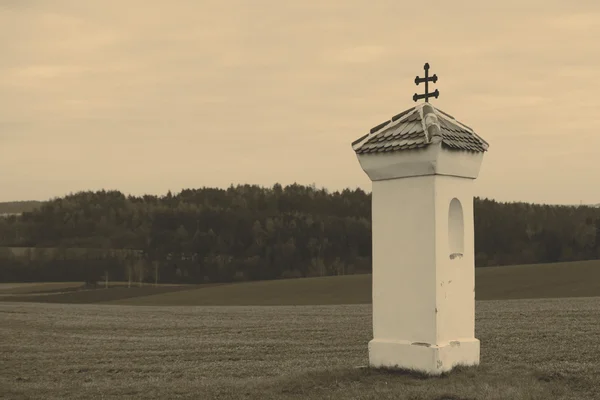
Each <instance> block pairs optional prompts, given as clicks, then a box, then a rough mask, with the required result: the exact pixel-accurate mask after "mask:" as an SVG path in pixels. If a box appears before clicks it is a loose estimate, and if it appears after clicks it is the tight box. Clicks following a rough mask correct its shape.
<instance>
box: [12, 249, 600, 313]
mask: <svg viewBox="0 0 600 400" xmlns="http://www.w3.org/2000/svg"><path fill="white" fill-rule="evenodd" d="M475 277H476V280H475V282H476V283H475V284H476V291H475V296H476V299H478V300H505V299H530V298H562V297H594V296H600V260H594V261H582V262H571V263H557V264H537V265H519V266H510V267H491V268H478V269H476V270H475ZM43 285H45V284H39V285H38V286H33V287H31V288H29V289H28V287H27V285H26V286H25V287H23V288H8V289H6V290H8V291H7V292H3V289H2V286H1V285H0V301H2V300H3V301H20V302H23V301H35V302H47V303H70V304H91V303H107V304H122V305H153V306H162V305H186V306H199V305H326V304H330V305H335V304H368V303H370V302H371V276H370V275H348V276H333V277H324V278H305V279H289V280H277V281H265V282H245V283H235V284H222V285H159V286H158V287H153V286H151V285H146V286H143V287H132V288H126V287H125V286H124V284H120V285H119V286H117V287H114V288H109V289H96V290H86V291H73V290H71V289H72V288H71V289H69V290H67V291H66V292H64V290H63V292H64V293H56V294H48V293H44V295H43V296H42V295H40V294H35V293H33V292H34V291H38V292H39V291H44V290H43ZM46 285H60V284H51V283H48V284H46ZM65 285H67V284H65ZM71 285H72V284H71ZM11 290H12V292H11ZM28 290H29V292H28ZM48 290H49V289H48ZM52 290H54V291H59V292H60V291H61V290H60V288H59V287H54V288H53V289H52Z"/></svg>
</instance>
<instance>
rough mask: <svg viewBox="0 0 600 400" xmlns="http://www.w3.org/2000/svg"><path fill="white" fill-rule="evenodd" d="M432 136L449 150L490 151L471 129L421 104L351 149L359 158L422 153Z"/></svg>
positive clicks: (362, 138)
mask: <svg viewBox="0 0 600 400" xmlns="http://www.w3.org/2000/svg"><path fill="white" fill-rule="evenodd" d="M429 114H432V115H429ZM432 126H434V128H433V129H432ZM433 136H441V143H442V146H443V147H445V148H447V149H449V150H463V151H472V152H484V151H486V150H487V148H488V143H487V142H486V141H485V140H483V139H482V138H481V137H480V136H478V135H477V134H476V133H475V132H474V131H473V130H472V129H471V128H469V127H468V126H466V125H465V124H463V123H461V122H459V121H457V120H456V119H455V118H454V117H452V116H451V115H449V114H447V113H445V112H443V111H442V110H438V109H436V108H435V107H433V106H432V105H431V104H429V103H421V104H418V105H417V106H415V107H412V108H409V109H408V110H405V111H403V112H401V113H400V114H398V115H396V116H394V117H392V118H391V119H390V120H388V121H385V122H383V123H381V124H379V125H377V126H375V127H374V128H372V129H371V130H370V131H369V133H367V134H366V135H364V136H362V137H361V138H359V139H357V140H356V141H354V142H353V143H352V148H353V149H354V151H355V152H356V153H357V154H366V153H387V152H393V151H403V150H413V149H422V148H425V147H427V146H428V145H430V144H431V143H432V138H433Z"/></svg>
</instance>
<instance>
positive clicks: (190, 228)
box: [0, 184, 600, 283]
mask: <svg viewBox="0 0 600 400" xmlns="http://www.w3.org/2000/svg"><path fill="white" fill-rule="evenodd" d="M474 201H475V203H474V213H475V248H476V266H477V267H486V266H497V265H512V264H528V263H547V262H558V261H576V260H585V259H596V258H598V257H599V256H600V209H598V208H594V207H586V206H581V207H577V206H552V205H535V204H528V203H500V202H496V201H494V200H489V199H480V198H476V199H475V200H474ZM23 247H29V248H35V249H34V250H33V253H31V252H29V253H28V256H27V257H15V256H14V254H13V253H11V251H10V248H23ZM48 248H52V249H54V250H55V251H53V252H50V253H48V252H47V251H46V250H47V249H48ZM73 248H79V249H95V250H94V251H93V252H92V251H91V250H90V251H89V252H87V251H84V253H86V254H85V255H84V256H78V257H71V256H67V253H68V252H67V249H73ZM98 249H100V250H103V249H104V250H106V253H104V254H103V253H102V251H100V252H98ZM115 249H133V250H139V251H140V252H139V253H140V254H142V255H143V256H141V259H136V258H135V257H133V258H132V257H129V256H127V257H122V256H119V255H118V254H117V255H115V252H114V251H112V252H109V250H115ZM80 253H81V252H80ZM126 253H127V252H126ZM49 254H50V255H49ZM127 254H129V253H127ZM370 270H371V195H370V194H369V193H366V192H364V191H363V190H361V189H355V190H350V189H345V190H343V191H336V192H329V191H327V190H326V189H317V188H316V187H315V186H314V185H313V186H303V185H298V184H293V185H288V186H285V187H283V186H282V185H279V184H275V185H274V186H272V187H260V186H255V185H238V186H230V187H229V188H227V189H216V188H206V187H204V188H201V189H186V190H183V191H181V192H180V193H178V194H175V195H174V194H172V193H171V192H169V193H167V194H166V195H164V196H153V195H144V196H137V197H136V196H126V195H124V194H122V193H120V192H118V191H105V190H102V191H97V192H80V193H76V194H72V195H68V196H65V197H63V198H56V199H53V200H50V201H47V202H44V203H42V204H41V206H40V207H39V208H35V209H32V210H31V211H27V212H24V213H23V214H22V215H12V216H7V217H4V218H0V280H2V281H10V280H12V281H15V280H22V281H27V280H30V281H31V280H78V279H86V280H87V279H88V278H89V277H90V276H91V277H93V279H95V278H96V277H99V276H100V275H101V274H103V273H105V272H106V273H109V274H110V276H111V279H113V280H115V279H117V280H126V279H129V278H132V276H133V278H132V279H134V280H144V281H154V280H155V279H157V278H158V281H160V282H189V283H198V282H228V281H234V280H264V279H277V278H286V277H287V278H289V277H305V276H325V275H343V274H352V273H365V272H370Z"/></svg>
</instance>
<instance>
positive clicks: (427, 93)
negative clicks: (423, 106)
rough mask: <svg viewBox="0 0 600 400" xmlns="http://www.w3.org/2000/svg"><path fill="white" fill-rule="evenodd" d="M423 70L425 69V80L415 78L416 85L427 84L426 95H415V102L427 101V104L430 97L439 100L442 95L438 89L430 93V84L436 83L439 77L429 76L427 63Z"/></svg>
mask: <svg viewBox="0 0 600 400" xmlns="http://www.w3.org/2000/svg"><path fill="white" fill-rule="evenodd" d="M423 68H424V69H425V78H419V77H418V76H417V77H416V78H415V84H416V85H417V86H419V83H421V82H425V94H416V93H415V95H414V96H413V100H414V101H417V100H420V99H425V102H426V103H429V98H430V97H435V98H436V99H437V98H438V96H439V95H440V91H439V90H437V89H435V92H433V93H429V82H433V83H436V82H437V79H438V77H437V75H436V74H433V76H429V63H425V66H424V67H423Z"/></svg>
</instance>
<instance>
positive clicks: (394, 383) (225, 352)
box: [0, 298, 600, 400]
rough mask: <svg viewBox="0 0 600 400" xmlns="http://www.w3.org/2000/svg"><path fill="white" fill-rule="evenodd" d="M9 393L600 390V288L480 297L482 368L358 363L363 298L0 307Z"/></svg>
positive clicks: (367, 331) (479, 395)
mask: <svg viewBox="0 0 600 400" xmlns="http://www.w3.org/2000/svg"><path fill="white" fill-rule="evenodd" d="M0 315H1V318H2V324H0V359H1V360H2V362H1V363H0V397H2V396H3V398H7V399H42V398H43V399H94V398H143V399H173V398H183V399H340V400H341V399H343V400H347V399H377V400H381V399H413V400H418V399H427V400H442V399H452V400H467V399H471V400H473V399H477V400H486V399H494V400H496V399H511V400H512V399H514V400H520V399H529V400H531V399H544V400H548V399H577V400H582V399H598V398H600V396H599V394H600V380H598V379H597V377H598V376H599V375H600V363H599V362H598V360H600V327H599V324H598V321H600V298H572V299H537V300H507V301H478V302H477V306H476V316H477V317H476V336H477V337H478V338H479V339H480V340H481V343H482V359H481V362H482V365H481V366H480V367H478V368H468V369H459V370H457V371H455V372H453V373H452V374H450V375H447V376H444V377H441V378H424V377H420V376H415V375H403V374H398V373H396V374H394V373H389V372H384V371H377V370H371V369H356V368H354V367H355V366H360V365H365V364H366V363H367V342H368V341H369V340H370V339H371V337H372V332H371V308H370V305H337V306H281V307H269V306H265V307H190V306H187V307H132V306H110V305H74V304H70V305H61V304H36V303H8V302H5V303H0Z"/></svg>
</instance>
